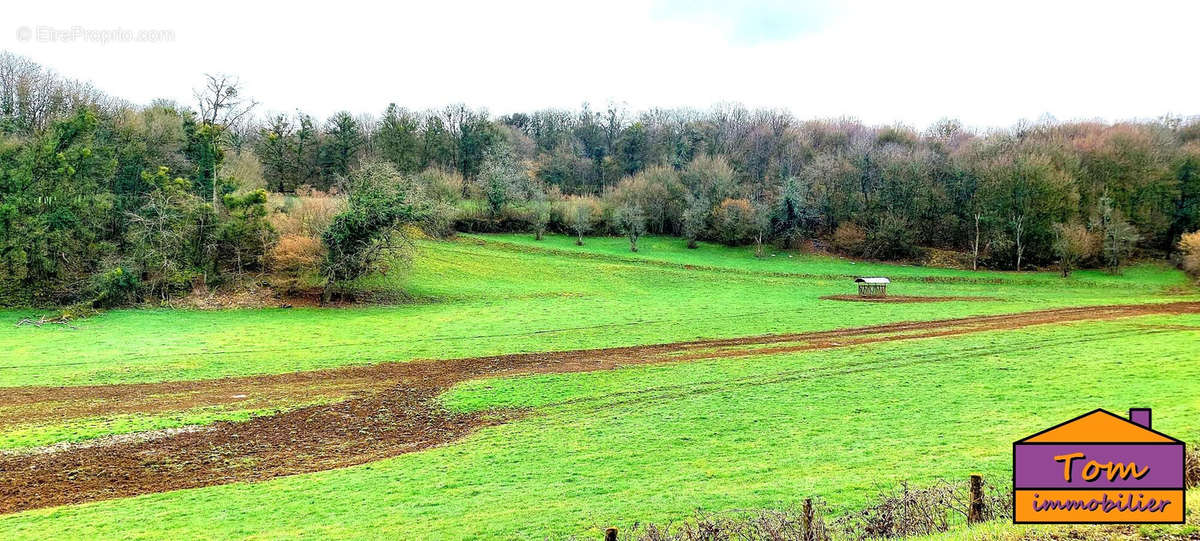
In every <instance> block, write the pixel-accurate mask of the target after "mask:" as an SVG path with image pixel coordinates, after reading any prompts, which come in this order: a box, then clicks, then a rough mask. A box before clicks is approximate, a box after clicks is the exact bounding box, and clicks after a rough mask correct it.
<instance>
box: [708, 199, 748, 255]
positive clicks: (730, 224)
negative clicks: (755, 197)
mask: <svg viewBox="0 0 1200 541" xmlns="http://www.w3.org/2000/svg"><path fill="white" fill-rule="evenodd" d="M713 230H714V232H715V233H716V237H717V239H718V240H720V241H721V242H722V243H724V244H727V245H729V246H737V245H739V244H745V243H747V242H749V241H750V240H752V239H753V238H754V234H755V231H756V230H757V222H756V221H755V209H754V205H752V204H750V201H748V200H746V199H726V200H724V201H721V204H720V205H717V208H715V209H713Z"/></svg>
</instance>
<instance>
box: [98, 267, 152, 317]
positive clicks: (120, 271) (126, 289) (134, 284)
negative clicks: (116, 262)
mask: <svg viewBox="0 0 1200 541" xmlns="http://www.w3.org/2000/svg"><path fill="white" fill-rule="evenodd" d="M141 286H142V282H141V280H140V279H139V278H138V275H137V274H136V273H133V272H130V271H129V269H126V268H125V267H117V268H115V269H112V270H110V271H108V272H105V273H102V274H100V275H97V276H96V277H95V278H94V279H93V281H92V290H93V294H94V300H93V301H92V305H93V306H95V307H96V308H112V307H115V306H124V305H127V304H132V303H134V302H136V301H137V300H138V294H139V291H140V290H141Z"/></svg>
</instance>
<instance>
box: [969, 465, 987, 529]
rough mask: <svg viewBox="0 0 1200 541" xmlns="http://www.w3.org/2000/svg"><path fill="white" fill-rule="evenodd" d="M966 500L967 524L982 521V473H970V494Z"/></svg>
mask: <svg viewBox="0 0 1200 541" xmlns="http://www.w3.org/2000/svg"><path fill="white" fill-rule="evenodd" d="M968 502H969V503H968V507H967V524H975V523H977V522H983V475H980V474H978V473H972V474H971V496H970V500H968Z"/></svg>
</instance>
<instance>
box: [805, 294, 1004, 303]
mask: <svg viewBox="0 0 1200 541" xmlns="http://www.w3.org/2000/svg"><path fill="white" fill-rule="evenodd" d="M821 300H825V301H849V302H898V303H907V302H951V301H998V300H1000V299H997V298H995V297H919V296H913V295H891V296H888V297H859V296H858V295H826V296H824V297H821Z"/></svg>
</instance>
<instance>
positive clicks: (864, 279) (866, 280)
mask: <svg viewBox="0 0 1200 541" xmlns="http://www.w3.org/2000/svg"><path fill="white" fill-rule="evenodd" d="M854 281H855V282H857V283H860V284H890V283H892V281H891V280H888V279H887V278H884V277H882V276H859V277H858V278H855V279H854Z"/></svg>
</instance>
